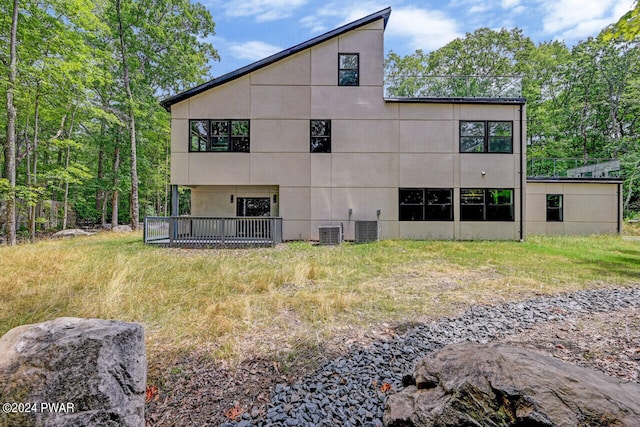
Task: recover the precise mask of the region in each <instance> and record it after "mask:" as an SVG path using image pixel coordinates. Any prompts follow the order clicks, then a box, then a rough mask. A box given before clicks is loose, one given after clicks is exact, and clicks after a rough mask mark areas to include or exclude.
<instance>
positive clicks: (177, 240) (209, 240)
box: [144, 216, 282, 248]
mask: <svg viewBox="0 0 640 427" xmlns="http://www.w3.org/2000/svg"><path fill="white" fill-rule="evenodd" d="M280 242H282V218H275V217H236V218H219V217H218V218H213V217H191V216H179V217H146V218H145V219H144V243H145V244H152V245H160V246H167V247H185V248H192V247H196V248H216V247H225V248H228V247H235V248H237V247H262V246H274V245H277V244H278V243H280Z"/></svg>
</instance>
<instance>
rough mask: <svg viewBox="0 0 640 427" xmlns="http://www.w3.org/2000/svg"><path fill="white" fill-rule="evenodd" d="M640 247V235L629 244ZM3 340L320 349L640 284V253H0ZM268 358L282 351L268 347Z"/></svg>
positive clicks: (92, 244) (543, 241) (531, 249)
mask: <svg viewBox="0 0 640 427" xmlns="http://www.w3.org/2000/svg"><path fill="white" fill-rule="evenodd" d="M630 234H634V232H632V233H630ZM0 272H1V274H0V335H2V334H4V333H6V332H7V331H8V330H9V329H11V328H13V327H15V326H18V325H21V324H26V323H35V322H41V321H45V320H49V319H53V318H56V317H60V316H75V317H99V318H107V319H118V320H125V321H135V322H140V323H142V324H143V325H144V326H145V328H146V334H147V335H146V336H147V349H148V352H149V353H150V357H151V358H152V357H154V355H158V354H163V355H166V354H176V355H178V354H180V353H182V352H185V351H191V350H194V349H199V350H202V349H205V350H206V351H207V352H209V353H210V354H211V355H212V356H213V357H222V358H227V359H233V358H235V357H238V356H241V355H244V354H245V352H246V350H247V348H249V347H247V343H250V345H251V346H253V347H255V348H256V351H260V347H261V346H264V347H265V348H273V346H276V347H277V348H287V347H289V348H293V347H295V345H299V344H294V343H300V342H303V343H307V344H308V345H318V343H322V342H323V341H324V340H330V339H332V338H334V337H336V336H338V335H340V334H341V333H342V332H344V331H347V330H355V329H357V330H367V329H370V328H374V327H377V325H380V324H382V323H385V322H386V323H394V324H395V323H410V322H416V321H425V320H428V319H430V318H433V317H437V316H449V315H454V314H456V313H458V312H460V311H462V310H464V309H466V307H468V306H469V305H471V304H495V303H500V302H503V301H506V300H515V299H524V298H528V297H531V296H533V295H539V294H553V293H558V292H564V291H572V290H577V289H586V288H597V287H603V286H629V285H634V284H635V285H637V284H640V240H630V239H623V238H621V237H619V236H595V237H529V238H528V239H527V241H526V242H524V243H519V242H443V241H382V242H379V243H372V244H362V245H355V244H343V245H341V246H339V247H329V246H315V245H311V244H309V243H305V242H294V243H287V244H283V245H279V246H277V247H275V248H266V249H243V250H182V249H164V248H157V247H153V246H144V245H143V244H142V236H141V234H136V233H133V234H131V233H130V234H113V233H107V232H105V233H100V234H98V235H95V236H90V237H81V238H72V239H63V240H47V241H41V242H39V243H36V244H23V245H19V246H17V247H13V248H11V247H0ZM270 346H271V347H270Z"/></svg>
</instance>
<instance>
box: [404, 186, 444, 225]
mask: <svg viewBox="0 0 640 427" xmlns="http://www.w3.org/2000/svg"><path fill="white" fill-rule="evenodd" d="M399 196H400V198H399V199H400V212H399V214H400V221H453V202H452V200H453V190H452V189H451V188H401V189H400V192H399Z"/></svg>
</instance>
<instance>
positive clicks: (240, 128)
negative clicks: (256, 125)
mask: <svg viewBox="0 0 640 427" xmlns="http://www.w3.org/2000/svg"><path fill="white" fill-rule="evenodd" d="M189 151H191V152H202V151H217V152H224V151H227V152H229V151H233V152H241V153H248V152H249V120H189Z"/></svg>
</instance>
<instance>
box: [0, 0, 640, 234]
mask: <svg viewBox="0 0 640 427" xmlns="http://www.w3.org/2000/svg"><path fill="white" fill-rule="evenodd" d="M639 10H640V6H639V3H638V2H636V3H635V4H634V8H633V9H632V10H631V11H630V12H629V13H627V14H626V15H625V16H623V17H621V19H620V20H619V21H618V22H617V23H612V24H611V25H610V26H609V27H607V28H605V29H603V31H602V32H601V33H600V34H599V35H598V36H597V37H594V38H589V39H587V40H584V41H581V42H579V43H577V44H576V45H575V46H573V47H572V48H569V47H567V46H566V44H565V43H564V42H562V41H548V42H541V43H538V44H536V43H534V42H533V41H532V40H531V39H530V38H529V37H527V36H526V35H525V34H523V32H522V30H520V29H518V28H515V29H511V30H506V29H503V30H492V29H488V28H480V29H478V30H476V31H475V32H473V33H468V34H466V36H465V37H464V38H460V39H456V40H454V41H452V42H451V43H449V44H447V45H446V46H444V47H442V48H441V49H438V50H436V51H433V52H430V53H426V52H423V51H421V50H417V51H415V52H414V53H413V54H411V55H407V56H400V55H397V54H395V53H394V52H390V53H389V54H388V56H387V58H386V61H385V73H386V79H387V83H388V90H389V91H390V93H392V94H395V95H398V96H416V95H419V90H420V87H418V86H416V85H415V84H413V83H412V82H415V80H412V79H407V78H406V77H407V76H454V75H455V76H468V75H473V76H521V78H522V96H523V97H524V98H526V100H527V119H528V129H527V144H528V157H529V158H574V159H579V160H580V161H582V162H588V161H590V160H591V159H620V161H621V176H622V177H623V178H624V180H625V181H624V185H623V189H624V195H623V207H624V215H625V216H626V217H627V218H638V217H640V40H639V39H638V37H637V35H638V32H639V31H638V29H639V28H640V25H639V24H638V14H639V12H638V11H639ZM214 32H215V24H214V21H213V18H212V16H211V14H210V12H209V11H208V10H207V9H206V8H205V7H204V6H202V5H201V4H197V3H191V2H190V1H188V0H170V1H165V0H136V1H133V0H42V1H36V0H4V1H3V2H1V3H0V79H1V81H0V88H1V89H0V90H1V92H0V94H1V95H2V98H3V100H6V102H4V103H2V106H0V117H3V120H2V121H1V122H0V123H1V124H2V127H1V133H0V146H1V148H2V150H0V166H2V167H1V169H0V235H3V234H4V235H5V240H6V242H7V243H9V244H14V243H15V242H16V239H17V238H20V237H22V238H30V239H32V240H33V239H36V238H37V236H38V233H40V232H42V231H48V230H51V229H63V228H67V227H69V226H74V227H75V226H76V225H84V224H86V225H92V226H94V225H97V226H105V225H106V224H108V223H111V224H113V225H115V224H124V223H129V224H131V225H132V228H133V229H137V228H138V224H139V221H140V219H141V218H143V217H144V216H146V215H166V214H167V213H168V212H169V210H170V206H169V202H170V201H169V198H170V191H169V171H170V151H169V150H170V133H171V132H170V116H169V113H167V112H166V111H165V110H164V109H163V108H162V107H161V106H160V104H159V100H161V99H163V98H165V97H167V96H169V95H172V94H175V93H178V92H181V91H183V90H186V89H188V88H190V87H193V86H195V85H197V84H200V83H203V82H205V81H207V80H210V79H211V78H212V76H211V75H210V74H209V71H210V64H211V63H212V61H215V60H217V59H218V54H217V52H216V49H215V48H214V46H212V45H211V44H209V43H207V42H205V41H204V40H210V36H212V35H214ZM185 199H186V198H185ZM185 209H188V207H185ZM14 218H15V220H14Z"/></svg>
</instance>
